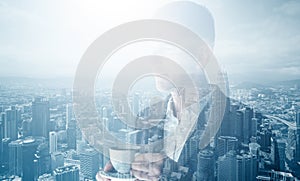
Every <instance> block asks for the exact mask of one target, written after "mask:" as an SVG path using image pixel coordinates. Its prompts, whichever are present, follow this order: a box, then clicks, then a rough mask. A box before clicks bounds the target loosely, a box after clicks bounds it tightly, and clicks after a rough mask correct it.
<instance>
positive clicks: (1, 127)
mask: <svg viewBox="0 0 300 181" xmlns="http://www.w3.org/2000/svg"><path fill="white" fill-rule="evenodd" d="M3 133H4V121H2V113H1V112H0V166H2V159H3V145H2V139H3V138H4V135H3Z"/></svg>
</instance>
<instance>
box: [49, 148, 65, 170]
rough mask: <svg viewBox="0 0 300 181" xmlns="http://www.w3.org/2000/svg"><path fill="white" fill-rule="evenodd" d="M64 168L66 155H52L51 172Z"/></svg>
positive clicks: (59, 153)
mask: <svg viewBox="0 0 300 181" xmlns="http://www.w3.org/2000/svg"><path fill="white" fill-rule="evenodd" d="M63 166H64V155H63V154H62V153H61V152H55V153H51V170H52V171H54V170H55V169H56V168H58V167H63Z"/></svg>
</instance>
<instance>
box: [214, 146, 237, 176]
mask: <svg viewBox="0 0 300 181" xmlns="http://www.w3.org/2000/svg"><path fill="white" fill-rule="evenodd" d="M217 165H218V166H217V167H218V170H217V172H218V175H217V177H218V181H223V180H230V181H236V180H237V179H236V154H235V151H229V152H228V153H226V155H223V156H221V157H219V158H218V162H217Z"/></svg>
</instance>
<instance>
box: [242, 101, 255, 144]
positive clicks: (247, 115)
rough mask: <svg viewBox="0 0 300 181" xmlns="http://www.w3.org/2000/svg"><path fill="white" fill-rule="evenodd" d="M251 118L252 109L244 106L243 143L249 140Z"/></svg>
mask: <svg viewBox="0 0 300 181" xmlns="http://www.w3.org/2000/svg"><path fill="white" fill-rule="evenodd" d="M252 118H253V109H251V108H250V107H246V108H245V110H244V120H243V143H245V144H248V143H249V141H250V137H251V135H250V133H251V125H252V124H251V121H252Z"/></svg>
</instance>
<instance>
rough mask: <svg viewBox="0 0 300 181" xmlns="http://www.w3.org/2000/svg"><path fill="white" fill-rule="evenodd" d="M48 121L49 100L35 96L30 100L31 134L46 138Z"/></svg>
mask: <svg viewBox="0 0 300 181" xmlns="http://www.w3.org/2000/svg"><path fill="white" fill-rule="evenodd" d="M49 121H50V110H49V101H48V100H46V99H45V98H42V97H37V98H35V100H34V101H33V102H32V121H31V127H32V135H33V136H43V137H45V138H48V136H49Z"/></svg>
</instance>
